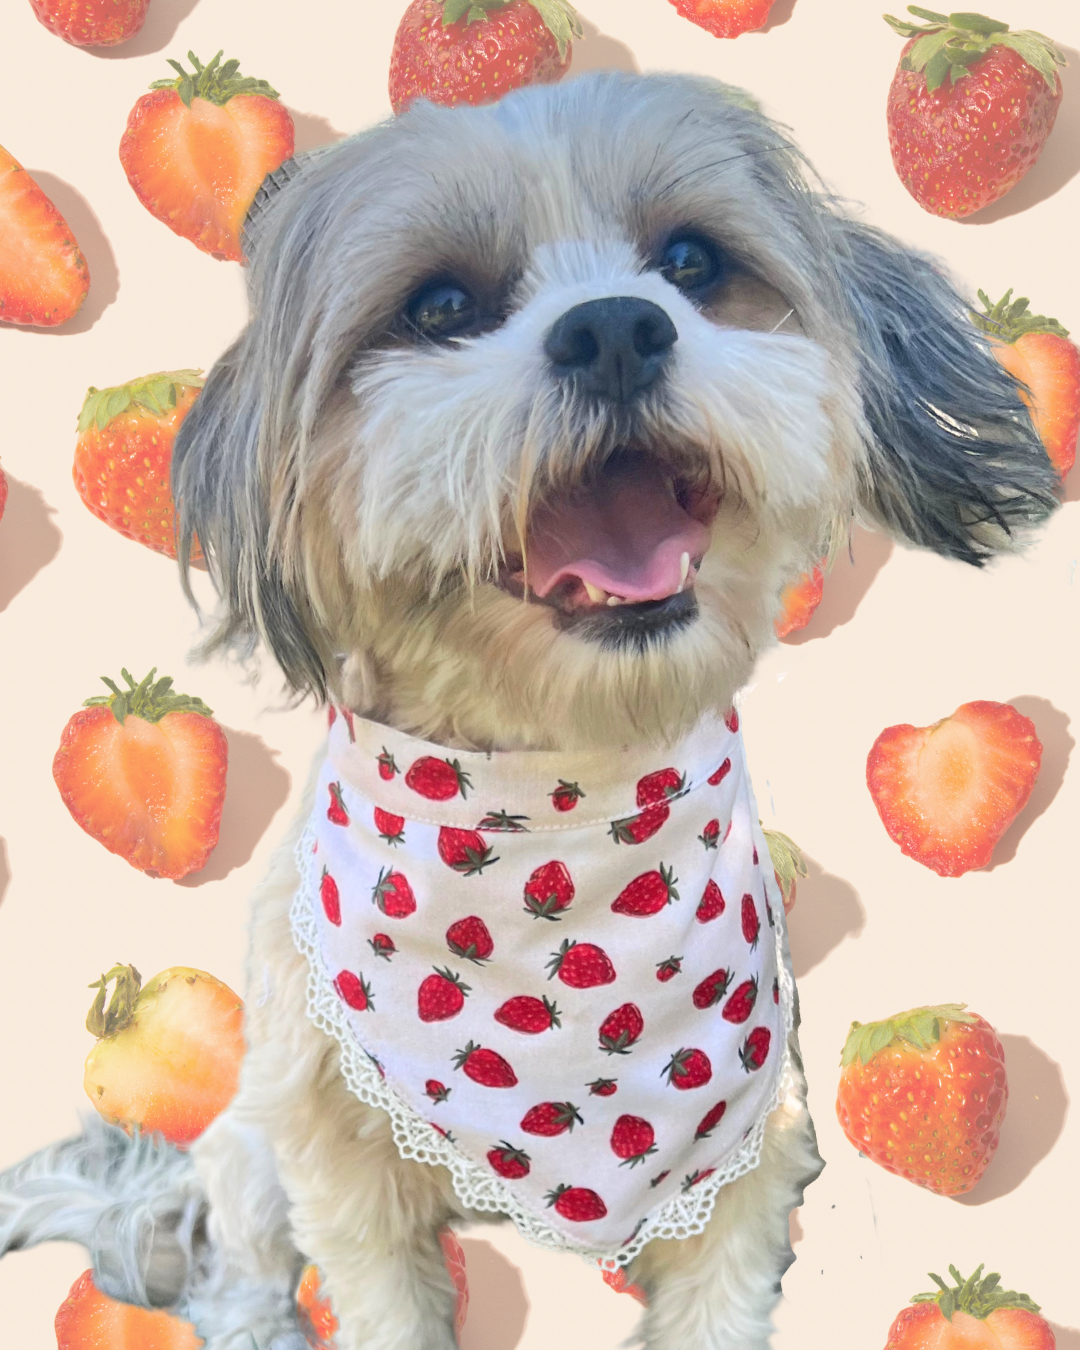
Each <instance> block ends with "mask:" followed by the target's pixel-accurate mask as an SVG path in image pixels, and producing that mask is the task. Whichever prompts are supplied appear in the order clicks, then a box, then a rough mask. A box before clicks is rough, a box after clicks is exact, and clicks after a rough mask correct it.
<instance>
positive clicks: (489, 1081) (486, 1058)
mask: <svg viewBox="0 0 1080 1350" xmlns="http://www.w3.org/2000/svg"><path fill="white" fill-rule="evenodd" d="M454 1068H455V1069H464V1070H465V1077H466V1078H471V1079H472V1080H473V1082H474V1083H479V1084H480V1086H481V1087H491V1088H512V1087H515V1086H516V1085H517V1074H516V1073H515V1072H514V1070H513V1068H512V1067H511V1066H510V1065H509V1064H508V1063H507V1062H506V1060H505V1059H503V1057H502V1055H500V1054H497V1053H496V1052H495V1051H494V1050H487V1049H485V1048H484V1047H483V1046H480V1045H476V1044H474V1043H473V1042H472V1041H470V1042H469V1043H468V1045H466V1047H465V1049H464V1050H459V1051H458V1052H457V1053H456V1054H455V1056H454Z"/></svg>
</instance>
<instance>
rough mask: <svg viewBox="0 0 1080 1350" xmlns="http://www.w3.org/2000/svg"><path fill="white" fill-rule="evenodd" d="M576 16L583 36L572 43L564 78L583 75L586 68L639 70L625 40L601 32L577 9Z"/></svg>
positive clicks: (570, 78)
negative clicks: (572, 46)
mask: <svg viewBox="0 0 1080 1350" xmlns="http://www.w3.org/2000/svg"><path fill="white" fill-rule="evenodd" d="M578 17H579V18H580V19H581V26H582V28H583V29H584V30H585V36H584V37H583V38H579V39H578V40H577V41H576V42H575V43H574V51H573V55H572V56H571V58H570V69H569V70H568V71H567V72H566V76H565V78H566V79H568V80H572V79H573V78H574V76H575V75H584V74H585V72H586V71H587V70H631V71H634V72H640V70H641V67H640V66H639V65H638V63H637V58H636V57H635V56H634V53H633V52H632V51H631V50H630V48H629V47H628V46H627V45H626V43H625V42H620V41H619V40H618V38H613V37H608V36H607V34H606V33H601V31H600V29H599V28H597V26H596V24H594V23H590V22H589V20H588V19H586V17H585V16H584V14H582V13H581V12H580V10H579V11H578Z"/></svg>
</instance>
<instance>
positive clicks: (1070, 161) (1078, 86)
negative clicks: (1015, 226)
mask: <svg viewBox="0 0 1080 1350" xmlns="http://www.w3.org/2000/svg"><path fill="white" fill-rule="evenodd" d="M1058 45H1059V46H1060V43H1059V44H1058ZM1061 50H1062V51H1063V52H1064V53H1065V55H1066V56H1067V57H1068V59H1069V64H1068V65H1067V66H1066V67H1065V69H1064V70H1059V71H1058V74H1059V75H1060V76H1061V88H1062V93H1063V97H1062V100H1061V106H1060V107H1059V108H1058V115H1057V121H1056V122H1055V123H1054V130H1053V131H1052V132H1051V133H1050V139H1049V140H1048V141H1047V142H1046V149H1045V150H1044V151H1043V152H1042V154H1041V155H1040V156H1039V161H1038V163H1037V164H1036V165H1035V166H1034V168H1032V169H1029V170H1028V172H1027V173H1026V174H1025V175H1024V177H1023V178H1021V180H1020V181H1019V183H1017V185H1016V187H1014V188H1013V190H1012V191H1011V192H1006V194H1005V196H1004V197H1002V198H1001V199H1000V200H998V201H996V202H991V203H990V205H989V206H984V207H983V209H982V210H981V211H976V212H975V213H974V215H970V216H965V217H963V218H962V219H961V221H960V224H961V225H993V224H994V223H995V221H998V220H1004V219H1006V217H1008V216H1017V215H1019V214H1020V212H1021V211H1029V210H1030V209H1031V208H1032V207H1033V206H1038V204H1039V202H1044V201H1046V200H1047V198H1049V197H1053V196H1055V195H1056V194H1057V193H1058V192H1060V191H1061V189H1062V188H1063V187H1064V186H1065V184H1066V183H1068V182H1070V181H1071V180H1072V179H1073V178H1075V177H1076V175H1077V173H1080V52H1075V51H1073V49H1072V48H1071V47H1062V48H1061ZM1020 294H1021V295H1026V294H1027V292H1026V291H1021V292H1020ZM991 299H993V300H996V299H997V296H996V295H995V296H991ZM1047 303H1049V301H1047ZM1032 310H1033V311H1034V312H1035V313H1036V314H1045V313H1047V312H1048V311H1047V310H1046V309H1045V308H1040V307H1039V306H1037V305H1032Z"/></svg>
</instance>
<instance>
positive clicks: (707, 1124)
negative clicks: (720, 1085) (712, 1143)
mask: <svg viewBox="0 0 1080 1350" xmlns="http://www.w3.org/2000/svg"><path fill="white" fill-rule="evenodd" d="M726 1110H727V1102H717V1103H716V1105H715V1106H714V1107H713V1108H712V1110H711V1111H707V1112H706V1113H705V1115H704V1116H702V1118H701V1120H700V1122H699V1123H698V1127H697V1129H696V1130H695V1131H694V1143H695V1144H696V1143H697V1141H698V1140H699V1139H708V1137H709V1135H710V1134H711V1133H712V1131H713V1130H715V1129H716V1127H717V1125H719V1124H720V1122H721V1121H722V1120H723V1118H724V1112H725V1111H726Z"/></svg>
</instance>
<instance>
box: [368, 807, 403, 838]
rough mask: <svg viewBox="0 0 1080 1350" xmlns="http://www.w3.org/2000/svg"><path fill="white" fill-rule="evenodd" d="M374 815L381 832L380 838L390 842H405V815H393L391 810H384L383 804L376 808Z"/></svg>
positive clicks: (377, 827) (376, 825)
mask: <svg viewBox="0 0 1080 1350" xmlns="http://www.w3.org/2000/svg"><path fill="white" fill-rule="evenodd" d="M373 815H374V818H375V828H376V829H377V830H378V832H379V838H380V839H385V840H386V842H387V843H388V844H403V843H404V842H405V817H404V816H392V815H391V814H390V812H389V811H384V810H383V809H382V807H381V806H376V807H375V808H374V811H373Z"/></svg>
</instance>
